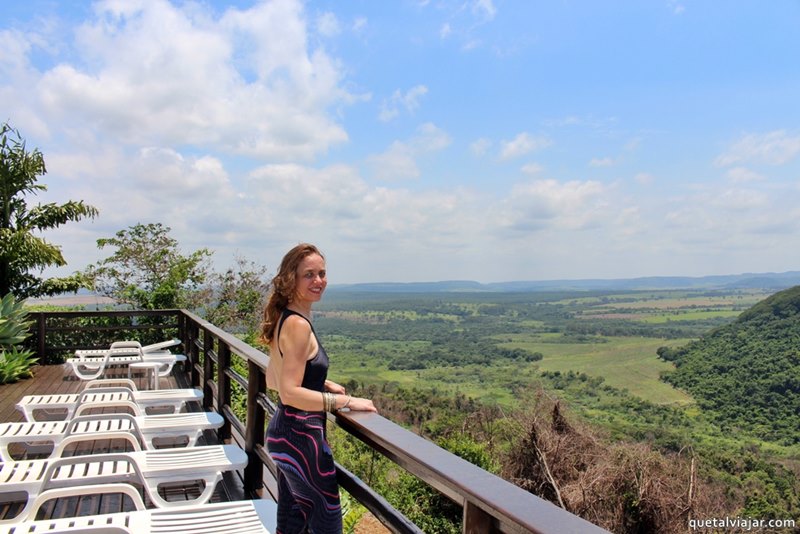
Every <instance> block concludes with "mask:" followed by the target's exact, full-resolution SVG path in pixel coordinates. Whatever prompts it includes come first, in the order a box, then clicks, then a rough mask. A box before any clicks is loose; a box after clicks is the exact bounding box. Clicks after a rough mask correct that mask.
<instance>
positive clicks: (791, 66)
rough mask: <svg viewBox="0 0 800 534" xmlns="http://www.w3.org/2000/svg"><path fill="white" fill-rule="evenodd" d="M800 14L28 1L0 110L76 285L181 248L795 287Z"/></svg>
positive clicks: (400, 273)
mask: <svg viewBox="0 0 800 534" xmlns="http://www.w3.org/2000/svg"><path fill="white" fill-rule="evenodd" d="M798 27H800V3H798V2H796V1H789V0H776V1H771V2H756V1H730V2H691V1H674V0H654V1H645V2H634V1H596V2H595V1H588V0H586V1H580V2H579V1H557V2H534V1H530V2H528V1H522V0H519V1H513V2H511V1H502V0H474V1H470V0H453V1H449V0H442V1H436V0H428V1H422V0H418V1H411V0H408V1H396V2H375V1H370V0H362V1H359V0H351V1H346V2H342V1H308V2H300V1H295V0H269V1H263V2H259V1H245V0H241V1H228V2H221V1H219V2H218V1H214V2H211V1H206V2H178V1H166V0H151V1H145V0H107V1H99V2H79V1H76V2H58V1H56V0H46V1H45V0H29V1H28V2H12V3H8V5H5V6H4V16H3V19H2V21H0V102H2V103H3V108H4V109H3V113H2V115H3V117H2V120H6V119H7V120H9V121H10V122H11V123H12V125H13V126H15V127H16V128H18V129H19V130H20V132H21V134H22V135H23V137H24V138H25V139H26V140H27V142H28V146H29V147H37V148H39V149H40V150H42V152H43V153H44V155H45V160H46V163H47V167H48V174H47V175H46V176H44V177H43V178H42V180H41V181H42V183H45V184H46V185H47V186H48V188H49V190H48V192H47V193H44V194H42V195H40V199H39V200H41V201H42V202H63V201H66V200H68V199H83V200H85V201H87V202H89V203H91V204H93V205H95V206H97V207H98V208H99V209H100V216H99V217H98V218H97V219H95V220H94V221H84V222H81V223H77V224H76V223H72V224H69V225H67V226H64V227H62V228H60V229H58V230H57V231H54V232H51V233H48V235H47V237H48V239H50V240H52V241H53V242H55V243H58V244H60V245H61V246H62V248H63V251H64V254H65V257H66V258H67V261H68V262H69V265H68V266H67V267H66V268H64V269H61V270H58V271H53V273H52V274H67V273H69V272H72V271H74V270H79V269H82V268H83V267H85V266H86V265H88V264H90V263H92V262H94V261H97V260H98V259H101V258H103V257H105V256H106V255H107V254H108V253H109V252H108V251H101V250H98V249H97V247H96V245H95V243H96V240H97V239H98V238H101V237H110V236H112V235H113V234H114V233H116V232H117V231H118V230H121V229H124V228H127V227H129V226H131V225H134V224H136V223H139V222H141V223H150V222H161V223H163V224H165V225H167V226H169V227H171V228H172V235H173V236H174V237H176V238H177V239H178V240H179V242H180V243H181V245H182V246H183V248H184V249H185V251H187V252H188V251H190V250H194V249H196V248H200V247H207V248H209V249H212V250H214V252H215V254H214V261H215V263H216V265H217V266H218V267H219V268H224V267H226V266H228V265H230V264H232V263H233V259H234V257H235V256H237V255H238V256H243V257H245V258H247V259H249V260H252V261H255V262H258V263H261V264H264V265H266V266H267V267H268V268H269V269H270V270H274V268H275V266H276V265H277V262H278V261H279V260H280V257H281V256H282V254H283V253H284V252H285V251H286V250H287V249H288V248H290V247H291V246H293V245H294V244H296V243H298V242H300V241H310V242H313V243H316V244H317V245H319V246H320V248H322V250H323V251H324V252H325V253H326V256H327V259H328V267H329V271H330V273H331V282H333V283H353V282H378V281H399V282H403V281H432V280H452V279H471V280H477V281H481V282H496V281H507V280H542V279H561V278H627V277H638V276H655V275H685V276H703V275H711V274H734V273H742V272H782V271H789V270H798V269H800V262H798V260H800V254H799V253H798V250H800V247H798V238H797V236H798V234H799V232H798V231H799V230H800V106H798V95H800V69H798V61H797V51H798V50H800V32H798V31H797V28H798Z"/></svg>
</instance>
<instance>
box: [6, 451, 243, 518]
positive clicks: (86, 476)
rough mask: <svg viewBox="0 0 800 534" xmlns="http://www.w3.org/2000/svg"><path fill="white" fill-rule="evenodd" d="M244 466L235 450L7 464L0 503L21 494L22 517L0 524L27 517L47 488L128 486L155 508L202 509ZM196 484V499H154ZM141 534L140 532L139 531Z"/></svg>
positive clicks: (107, 456) (166, 452) (125, 454)
mask: <svg viewBox="0 0 800 534" xmlns="http://www.w3.org/2000/svg"><path fill="white" fill-rule="evenodd" d="M246 465H247V454H245V452H244V451H243V450H242V449H240V448H239V447H237V446H236V445H211V446H203V447H192V448H188V449H161V450H157V451H136V452H120V453H110V454H93V455H88V456H70V457H69V458H56V459H53V460H25V461H19V462H15V461H10V462H4V463H3V464H2V465H0V497H2V494H5V493H9V494H12V495H15V496H19V495H20V494H21V493H27V500H26V501H25V506H24V507H23V509H22V511H21V512H20V513H19V514H17V516H15V517H14V518H11V519H6V520H1V521H0V524H3V523H10V522H19V521H21V520H22V519H24V518H26V517H29V510H30V509H31V508H32V507H33V504H34V502H35V501H36V498H37V496H38V495H39V494H40V493H42V492H43V491H44V490H47V489H49V488H51V487H52V488H66V490H65V491H67V490H72V491H74V492H75V493H80V491H81V490H80V488H79V486H87V485H92V484H109V483H115V482H128V483H138V484H141V486H142V488H143V489H144V491H145V493H146V495H147V497H148V498H149V499H150V500H151V501H152V502H153V504H155V505H156V506H157V507H159V508H176V507H180V506H187V505H192V504H195V505H197V504H205V503H207V502H208V500H209V499H210V498H211V495H212V494H213V492H214V488H215V486H216V484H217V482H219V480H220V479H221V478H222V474H223V473H224V472H226V471H231V470H238V469H242V468H244V467H245V466H246ZM196 480H202V481H203V483H204V484H205V486H204V488H203V491H202V492H201V494H200V496H199V497H197V498H196V499H194V500H191V501H167V500H165V499H164V498H163V497H161V495H159V493H158V489H159V487H160V486H162V485H174V484H178V483H181V482H192V481H196ZM145 532H146V531H145Z"/></svg>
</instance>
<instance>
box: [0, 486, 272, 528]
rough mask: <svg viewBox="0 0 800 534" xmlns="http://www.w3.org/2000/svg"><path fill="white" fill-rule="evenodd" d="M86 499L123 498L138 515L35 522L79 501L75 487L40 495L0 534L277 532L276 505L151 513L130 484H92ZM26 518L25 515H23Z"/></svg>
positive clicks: (244, 504) (194, 507)
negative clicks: (43, 510)
mask: <svg viewBox="0 0 800 534" xmlns="http://www.w3.org/2000/svg"><path fill="white" fill-rule="evenodd" d="M80 490H81V491H80V494H81V495H87V494H108V493H121V494H124V495H127V496H128V497H129V498H130V499H131V501H132V502H133V504H134V506H135V507H136V510H135V511H133V512H117V513H111V514H102V515H89V516H83V517H68V518H62V519H41V520H38V521H36V520H34V519H33V518H35V517H36V513H37V512H38V510H39V508H40V507H41V505H42V504H44V503H45V502H47V501H48V500H50V499H58V498H64V497H74V496H76V491H75V490H74V489H73V488H58V489H52V490H47V491H45V492H42V493H41V494H39V495H38V496H37V497H36V499H35V501H34V503H33V505H32V506H31V509H30V511H29V512H28V514H27V518H22V519H23V520H22V521H21V522H19V523H16V524H14V525H10V526H7V527H3V526H0V534H10V533H11V532H14V533H16V534H23V533H24V534H38V533H42V532H46V533H48V534H53V533H55V532H70V533H73V534H74V533H79V532H93V533H100V532H103V533H130V534H141V533H142V532H164V533H175V534H270V533H274V532H275V529H276V528H277V505H276V504H275V502H274V501H270V500H265V499H259V500H253V501H232V502H218V503H210V504H203V505H190V506H183V507H181V508H173V509H170V510H158V509H155V510H146V509H145V506H144V503H143V502H142V499H141V497H140V496H139V493H138V492H137V491H136V490H135V489H134V488H133V487H132V486H130V485H127V484H104V485H102V486H101V485H91V486H84V487H82V488H80ZM20 515H21V514H20ZM18 517H19V516H18Z"/></svg>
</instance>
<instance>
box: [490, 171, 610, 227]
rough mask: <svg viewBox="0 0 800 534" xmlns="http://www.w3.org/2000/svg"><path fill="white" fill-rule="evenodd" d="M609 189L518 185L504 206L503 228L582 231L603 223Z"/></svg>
mask: <svg viewBox="0 0 800 534" xmlns="http://www.w3.org/2000/svg"><path fill="white" fill-rule="evenodd" d="M605 192H606V189H605V187H604V186H603V185H602V184H600V183H599V182H595V181H585V182H580V181H571V182H566V183H561V182H558V181H556V180H536V181H532V182H526V183H521V184H517V185H515V186H514V188H513V189H512V190H511V192H510V194H509V195H508V198H506V199H505V200H504V201H503V202H502V203H501V204H500V205H499V209H498V212H497V220H498V221H499V226H500V227H501V228H508V229H511V230H514V231H521V232H532V231H538V230H543V229H546V228H557V229H561V230H565V229H569V230H580V229H584V228H588V227H590V226H593V225H595V224H598V223H600V222H601V221H602V220H603V214H604V213H605V208H606V206H607V205H608V203H607V201H606V200H605V198H604V194H605Z"/></svg>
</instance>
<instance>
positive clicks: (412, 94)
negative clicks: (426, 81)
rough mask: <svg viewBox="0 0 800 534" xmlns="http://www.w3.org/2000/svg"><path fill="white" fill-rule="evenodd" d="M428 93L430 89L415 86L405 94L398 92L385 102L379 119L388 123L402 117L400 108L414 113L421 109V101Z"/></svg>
mask: <svg viewBox="0 0 800 534" xmlns="http://www.w3.org/2000/svg"><path fill="white" fill-rule="evenodd" d="M427 93H428V88H427V87H425V86H424V85H415V86H414V87H412V88H411V89H409V90H408V91H406V92H405V93H403V92H402V91H400V90H399V89H398V90H396V91H395V92H394V93H393V94H392V96H391V98H389V99H388V100H384V101H383V103H382V104H381V111H380V114H379V115H378V118H379V119H380V120H381V121H383V122H388V121H390V120H392V119H394V118H395V117H397V116H398V115H400V108H404V109H405V110H406V111H408V112H409V113H413V112H414V111H416V110H417V109H418V108H419V100H420V98H422V97H423V96H425V95H426V94H427Z"/></svg>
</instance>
